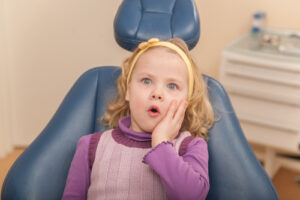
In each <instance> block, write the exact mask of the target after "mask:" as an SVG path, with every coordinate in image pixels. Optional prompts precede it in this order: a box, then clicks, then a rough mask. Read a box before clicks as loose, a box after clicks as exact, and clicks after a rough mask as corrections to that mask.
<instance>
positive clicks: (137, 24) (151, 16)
mask: <svg viewBox="0 0 300 200" xmlns="http://www.w3.org/2000/svg"><path fill="white" fill-rule="evenodd" d="M114 34H115V39H116V41H117V43H118V44H119V45H120V46H121V47H123V48H124V49H126V50H129V51H133V50H134V49H135V48H136V47H137V46H138V44H139V43H141V42H143V41H147V40H148V39H150V38H153V37H156V38H159V39H160V40H168V39H170V38H174V37H179V38H181V39H183V40H184V41H185V42H186V43H187V45H188V47H189V49H190V50H191V49H192V48H194V47H195V46H196V44H197V42H198V40H199V36H200V19H199V14H198V9H197V7H196V4H195V2H194V0H163V1H162V0H124V1H123V2H122V3H121V5H120V7H119V9H118V12H117V14H116V17H115V20H114Z"/></svg>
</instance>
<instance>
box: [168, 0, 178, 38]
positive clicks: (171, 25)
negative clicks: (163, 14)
mask: <svg viewBox="0 0 300 200" xmlns="http://www.w3.org/2000/svg"><path fill="white" fill-rule="evenodd" d="M176 4H177V0H175V3H174V5H173V8H172V13H171V14H172V15H171V17H170V31H171V38H173V37H174V35H173V33H174V32H173V17H174V9H175V7H176Z"/></svg>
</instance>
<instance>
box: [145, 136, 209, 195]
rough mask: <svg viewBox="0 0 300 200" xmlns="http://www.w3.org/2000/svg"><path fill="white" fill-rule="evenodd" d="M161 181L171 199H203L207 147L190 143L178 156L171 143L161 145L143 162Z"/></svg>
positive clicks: (200, 142)
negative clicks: (181, 154) (182, 153)
mask: <svg viewBox="0 0 300 200" xmlns="http://www.w3.org/2000/svg"><path fill="white" fill-rule="evenodd" d="M143 162H144V163H146V164H148V165H149V166H150V167H151V168H152V169H153V170H154V171H155V172H156V173H157V174H158V175H159V176H160V177H161V180H162V183H163V185H164V188H165V191H166V193H167V195H168V197H169V198H170V199H205V198H206V196H207V193H208V191H209V178H208V151H207V143H206V141H205V140H204V139H202V138H195V139H193V140H192V141H191V142H189V144H188V147H187V150H186V153H185V154H184V155H183V156H179V155H178V154H177V153H176V151H175V149H174V147H173V144H172V143H171V142H162V143H160V144H159V145H157V146H156V147H155V148H154V149H152V150H150V151H149V152H148V153H147V154H146V155H145V156H144V159H143Z"/></svg>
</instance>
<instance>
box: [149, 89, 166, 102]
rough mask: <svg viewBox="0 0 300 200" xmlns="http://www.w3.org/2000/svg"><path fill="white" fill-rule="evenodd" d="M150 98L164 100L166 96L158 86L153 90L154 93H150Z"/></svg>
mask: <svg viewBox="0 0 300 200" xmlns="http://www.w3.org/2000/svg"><path fill="white" fill-rule="evenodd" d="M150 98H151V99H152V100H159V101H163V100H164V96H163V92H162V91H161V90H159V89H158V88H156V89H154V90H153V91H152V93H151V94H150Z"/></svg>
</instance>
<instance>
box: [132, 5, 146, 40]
mask: <svg viewBox="0 0 300 200" xmlns="http://www.w3.org/2000/svg"><path fill="white" fill-rule="evenodd" d="M140 6H141V18H140V21H139V24H138V27H137V30H136V32H135V34H134V38H136V37H137V34H138V32H139V30H140V25H141V21H142V19H143V16H144V14H143V13H144V12H143V10H144V7H143V4H142V0H140Z"/></svg>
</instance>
